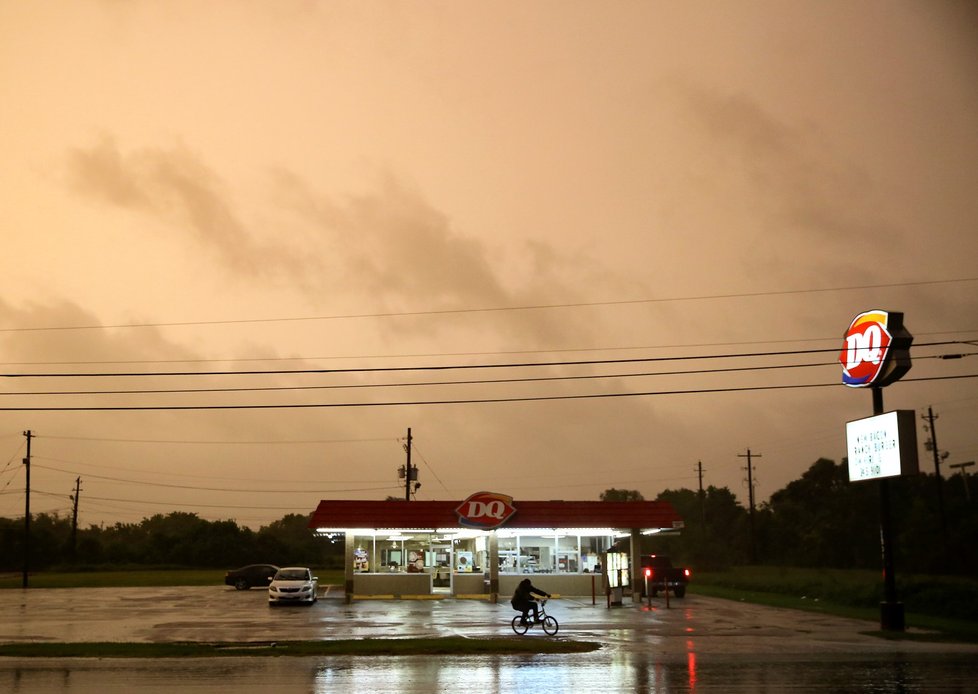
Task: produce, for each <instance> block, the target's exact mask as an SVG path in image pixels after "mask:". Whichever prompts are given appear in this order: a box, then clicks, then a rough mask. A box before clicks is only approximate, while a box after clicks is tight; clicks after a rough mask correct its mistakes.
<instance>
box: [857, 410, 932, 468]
mask: <svg viewBox="0 0 978 694" xmlns="http://www.w3.org/2000/svg"><path fill="white" fill-rule="evenodd" d="M846 446H847V448H848V450H849V481H850V482H860V481H862V480H874V479H879V478H881V477H899V476H900V475H912V474H916V473H917V470H918V465H917V428H916V426H915V417H914V412H913V410H894V411H893V412H887V413H885V414H881V415H877V416H875V417H867V418H866V419H857V420H855V421H852V422H846Z"/></svg>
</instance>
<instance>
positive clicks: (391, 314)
mask: <svg viewBox="0 0 978 694" xmlns="http://www.w3.org/2000/svg"><path fill="white" fill-rule="evenodd" d="M975 281H978V277H961V278H956V279H942V280H920V281H916V282H890V283H885V284H866V285H855V286H849V287H823V288H816V289H787V290H771V291H760V292H739V293H731V294H704V295H698V296H685V297H662V298H656V299H622V300H616V301H581V302H570V303H561V304H530V305H524V306H492V307H481V308H458V309H429V310H420V311H386V312H378V313H349V314H333V315H323V316H297V317H273V318H240V319H227V320H202V321H174V322H157V323H119V324H115V325H72V326H39V327H25V328H0V332H7V333H16V332H44V331H67V330H108V329H122V328H164V327H187V326H205V325H241V324H247V323H296V322H306V321H324V320H353V319H363V318H397V317H410V316H439V315H458V314H467V313H469V314H471V313H503V312H507V311H539V310H550V309H566V308H595V307H601V306H627V305H638V304H661V303H672V302H680V301H714V300H718V299H744V298H751V297H761V296H785V295H794V294H819V293H827V292H839V291H855V290H866V289H888V288H893V287H919V286H923V285H939V284H953V283H960V282H975Z"/></svg>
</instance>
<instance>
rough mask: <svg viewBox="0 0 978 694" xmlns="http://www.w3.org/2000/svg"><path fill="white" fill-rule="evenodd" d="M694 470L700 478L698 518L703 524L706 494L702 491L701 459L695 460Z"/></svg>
mask: <svg viewBox="0 0 978 694" xmlns="http://www.w3.org/2000/svg"><path fill="white" fill-rule="evenodd" d="M696 472H697V474H698V475H699V478H700V493H699V500H700V520H702V521H703V525H704V527H705V525H706V494H705V493H704V492H703V461H702V460H699V461H697V462H696Z"/></svg>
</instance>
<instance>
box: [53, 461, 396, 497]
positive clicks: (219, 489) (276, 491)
mask: <svg viewBox="0 0 978 694" xmlns="http://www.w3.org/2000/svg"><path fill="white" fill-rule="evenodd" d="M34 459H35V460H38V459H40V460H49V459H48V458H44V457H40V456H35V457H34ZM34 467H35V468H40V469H42V470H51V471H54V472H64V473H66V474H69V475H74V474H77V473H76V471H72V470H64V469H62V468H58V467H54V466H51V465H37V464H35V465H34ZM85 478H86V479H89V478H91V479H99V480H106V481H109V482H119V483H123V484H139V485H143V486H146V487H166V488H168V489H189V490H193V491H200V492H229V493H241V494H305V493H308V492H315V493H317V494H325V493H328V492H363V491H374V490H376V489H377V487H371V488H356V489H312V488H311V485H313V484H330V483H329V482H310V483H309V485H310V486H307V487H305V488H303V489H269V488H267V487H266V488H263V489H228V488H226V487H198V486H193V485H187V484H168V483H166V482H148V481H143V480H134V479H126V478H124V477H109V476H108V475H95V474H92V473H86V474H85Z"/></svg>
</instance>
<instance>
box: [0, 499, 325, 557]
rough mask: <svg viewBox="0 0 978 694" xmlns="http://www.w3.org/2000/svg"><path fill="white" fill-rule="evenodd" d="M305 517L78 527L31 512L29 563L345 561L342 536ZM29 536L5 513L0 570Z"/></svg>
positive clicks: (175, 517) (159, 519)
mask: <svg viewBox="0 0 978 694" xmlns="http://www.w3.org/2000/svg"><path fill="white" fill-rule="evenodd" d="M308 522H309V518H308V516H304V515H300V514H289V515H286V516H285V517H283V518H282V519H280V520H277V521H274V522H272V523H270V524H269V525H267V526H263V527H262V528H260V529H259V530H257V531H255V530H252V529H250V528H247V527H241V526H239V525H238V524H237V523H236V522H235V521H233V520H219V521H208V520H204V519H202V518H200V517H198V516H197V514H195V513H184V512H173V513H169V514H166V515H163V514H157V515H154V516H152V517H150V518H145V519H143V520H142V521H140V522H138V523H116V524H115V525H112V526H108V527H100V526H95V525H92V526H90V527H88V528H84V529H83V528H78V529H77V531H74V530H73V528H72V522H71V520H70V519H68V518H62V517H60V516H58V515H56V514H46V513H40V514H36V515H35V514H32V515H31V528H30V559H29V568H30V569H31V570H32V571H35V570H45V569H79V568H80V569H85V568H105V567H136V566H153V567H199V568H234V567H238V566H243V565H245V564H252V563H255V564H277V565H279V566H289V565H296V564H298V565H303V566H316V567H322V568H341V567H342V566H343V545H342V542H338V543H336V542H331V541H330V540H329V539H327V538H322V537H316V536H315V535H313V533H312V532H311V531H310V530H309V528H308ZM24 540H25V532H24V521H23V518H21V519H16V520H14V519H9V518H0V571H19V570H22V569H23V565H24Z"/></svg>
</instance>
